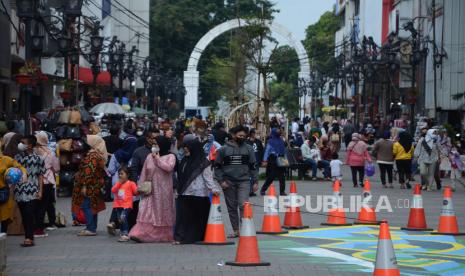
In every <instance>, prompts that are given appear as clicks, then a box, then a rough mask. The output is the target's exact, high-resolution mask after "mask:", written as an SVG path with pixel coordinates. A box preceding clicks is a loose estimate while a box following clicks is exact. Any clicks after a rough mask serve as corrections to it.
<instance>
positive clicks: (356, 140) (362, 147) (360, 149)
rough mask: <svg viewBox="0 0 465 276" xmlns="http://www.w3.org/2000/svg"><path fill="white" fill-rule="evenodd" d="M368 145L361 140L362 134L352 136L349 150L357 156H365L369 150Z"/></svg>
mask: <svg viewBox="0 0 465 276" xmlns="http://www.w3.org/2000/svg"><path fill="white" fill-rule="evenodd" d="M367 147H368V146H367V144H366V143H365V142H364V141H362V140H360V134H358V133H354V134H352V142H350V144H349V147H348V150H351V151H353V152H355V153H356V154H359V155H361V154H363V153H364V152H365V151H366V150H367Z"/></svg>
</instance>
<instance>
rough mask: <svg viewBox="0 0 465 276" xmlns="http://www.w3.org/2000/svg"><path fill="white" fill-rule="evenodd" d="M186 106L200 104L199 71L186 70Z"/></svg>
mask: <svg viewBox="0 0 465 276" xmlns="http://www.w3.org/2000/svg"><path fill="white" fill-rule="evenodd" d="M184 87H185V88H186V96H184V107H198V106H199V71H184Z"/></svg>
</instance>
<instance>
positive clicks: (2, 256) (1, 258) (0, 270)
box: [0, 233, 6, 276]
mask: <svg viewBox="0 0 465 276" xmlns="http://www.w3.org/2000/svg"><path fill="white" fill-rule="evenodd" d="M0 275H1V276H6V234H5V233H0Z"/></svg>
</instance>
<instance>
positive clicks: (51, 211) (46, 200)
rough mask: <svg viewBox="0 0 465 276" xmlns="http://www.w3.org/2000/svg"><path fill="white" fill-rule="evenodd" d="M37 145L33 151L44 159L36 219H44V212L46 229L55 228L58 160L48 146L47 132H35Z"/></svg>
mask: <svg viewBox="0 0 465 276" xmlns="http://www.w3.org/2000/svg"><path fill="white" fill-rule="evenodd" d="M36 138H37V146H36V148H35V152H36V153H37V154H38V155H39V156H40V157H42V158H43V159H44V163H45V174H44V175H43V178H44V184H43V185H44V186H43V190H42V199H41V200H40V201H39V208H40V213H39V217H38V220H39V222H40V224H42V223H43V221H44V219H45V213H47V217H48V226H49V227H47V230H49V231H50V230H55V229H56V226H55V220H56V217H55V186H56V180H55V176H56V174H57V173H58V172H59V171H60V162H59V161H58V158H57V157H56V156H55V154H54V153H53V152H52V150H51V149H50V148H49V147H48V143H49V142H48V135H47V133H45V132H43V131H40V132H38V133H37V134H36Z"/></svg>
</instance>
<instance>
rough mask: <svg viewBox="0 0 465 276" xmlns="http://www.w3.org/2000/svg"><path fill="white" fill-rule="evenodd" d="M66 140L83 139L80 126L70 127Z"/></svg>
mask: <svg viewBox="0 0 465 276" xmlns="http://www.w3.org/2000/svg"><path fill="white" fill-rule="evenodd" d="M66 138H71V139H79V138H81V130H80V129H79V127H78V126H68V129H67V131H66Z"/></svg>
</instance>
